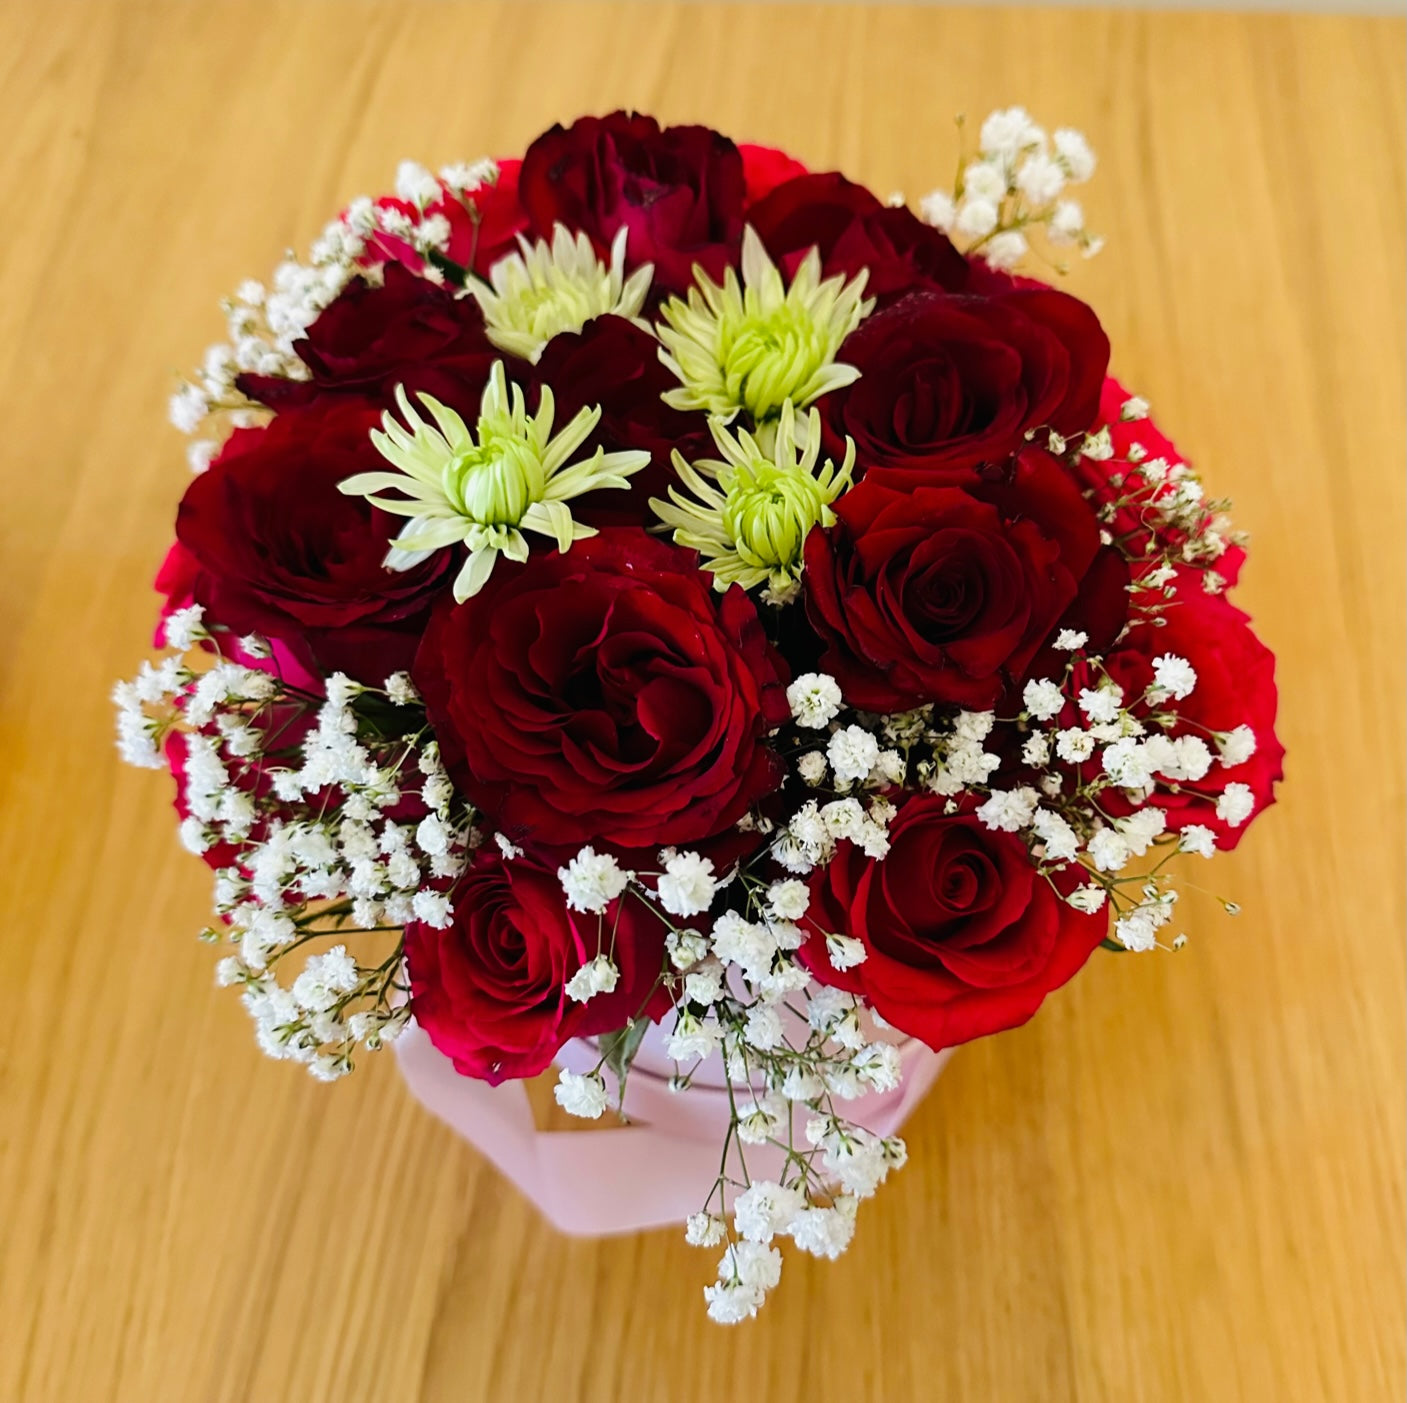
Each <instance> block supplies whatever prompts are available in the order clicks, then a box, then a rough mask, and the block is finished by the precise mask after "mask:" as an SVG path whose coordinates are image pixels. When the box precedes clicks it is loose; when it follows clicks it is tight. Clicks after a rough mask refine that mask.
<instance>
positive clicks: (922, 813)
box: [802, 795, 1108, 1048]
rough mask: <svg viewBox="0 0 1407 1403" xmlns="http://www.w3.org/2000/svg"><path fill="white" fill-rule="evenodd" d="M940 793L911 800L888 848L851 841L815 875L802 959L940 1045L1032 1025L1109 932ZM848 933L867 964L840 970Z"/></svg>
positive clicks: (1015, 841)
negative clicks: (838, 953)
mask: <svg viewBox="0 0 1407 1403" xmlns="http://www.w3.org/2000/svg"><path fill="white" fill-rule="evenodd" d="M945 803H946V800H944V799H941V798H939V797H937V796H935V795H921V796H919V797H916V798H911V799H908V800H906V801H905V802H904V804H903V805H902V807H901V808H900V810H899V814H898V817H896V818H895V819H894V821H893V822H892V823H891V824H890V826H889V841H890V848H889V853H888V855H887V856H886V857H884V858H883V859H882V860H880V861H875V860H873V859H872V858H868V857H866V856H865V855H864V853H863V852H862V851H861V850H860V849H858V848H856V847H855V846H854V845H853V844H851V843H849V842H843V843H841V845H840V848H839V850H838V852H837V853H836V856H835V857H834V858H833V859H832V860H831V862H830V863H828V864H827V865H826V866H825V867H823V868H818V869H817V870H816V872H815V873H814V874H813V875H812V878H811V906H810V909H809V910H808V912H807V914H806V916H805V918H804V920H803V922H802V924H803V926H804V927H805V929H806V930H807V932H808V939H807V942H806V945H805V946H804V947H803V958H804V959H805V961H806V963H807V965H808V966H809V967H810V969H811V971H812V973H813V974H814V975H815V976H816V978H817V979H819V980H820V981H821V982H822V983H823V984H834V985H837V986H838V987H840V988H842V989H848V990H850V991H851V992H852V993H856V994H863V995H864V996H865V997H866V998H867V999H868V1000H869V1001H870V1003H871V1004H873V1006H874V1008H875V1009H876V1010H877V1011H878V1012H879V1013H880V1015H881V1016H882V1017H884V1018H886V1019H888V1021H889V1022H891V1023H892V1024H893V1025H894V1026H895V1027H896V1028H898V1029H900V1031H902V1032H905V1033H908V1034H910V1035H911V1036H913V1037H916V1038H919V1039H921V1040H922V1041H923V1042H925V1043H927V1044H928V1045H929V1047H932V1048H943V1047H952V1046H953V1045H954V1044H956V1043H962V1042H967V1041H969V1040H970V1039H972V1038H980V1037H984V1036H985V1035H986V1034H988V1033H998V1032H1001V1031H1002V1030H1003V1029H1004V1028H1014V1027H1016V1026H1017V1025H1018V1024H1021V1023H1024V1022H1025V1021H1026V1020H1027V1019H1028V1018H1030V1017H1031V1015H1032V1014H1033V1013H1035V1011H1036V1010H1037V1009H1038V1008H1039V1007H1040V1005H1041V1001H1042V1000H1043V999H1044V998H1045V996H1046V995H1047V994H1048V993H1049V992H1050V991H1051V990H1052V989H1056V988H1059V986H1060V985H1062V984H1064V983H1065V981H1066V980H1067V979H1069V978H1070V977H1071V976H1072V975H1073V974H1074V973H1075V972H1076V971H1077V970H1078V969H1079V968H1080V966H1081V965H1083V964H1084V962H1085V960H1086V959H1088V958H1089V955H1090V952H1091V951H1092V950H1093V949H1094V948H1095V946H1097V945H1098V944H1099V942H1100V941H1101V940H1102V939H1103V938H1104V934H1105V931H1106V930H1107V929H1108V917H1107V916H1105V915H1098V916H1086V915H1082V914H1080V913H1079V912H1078V911H1076V910H1074V909H1073V908H1072V907H1071V906H1069V905H1067V904H1066V903H1065V902H1064V901H1062V900H1061V899H1060V897H1059V896H1057V895H1056V893H1055V892H1054V891H1053V890H1052V888H1051V886H1050V884H1049V883H1048V882H1047V881H1046V879H1045V878H1044V877H1042V876H1041V875H1040V873H1039V872H1037V870H1036V868H1035V865H1034V864H1033V863H1032V861H1031V859H1030V856H1029V855H1028V853H1027V851H1026V845H1025V844H1024V843H1023V842H1022V841H1021V840H1020V838H1018V837H1017V836H1016V835H1015V834H1013V833H995V832H992V831H990V830H988V829H987V828H984V827H983V826H982V824H981V823H980V822H979V821H978V819H977V818H975V817H974V816H973V815H972V814H952V815H948V814H945V813H944V811H943V810H944V806H945ZM828 934H838V935H849V936H852V937H854V938H855V939H857V940H859V941H860V942H861V943H862V944H863V945H864V947H865V952H866V958H865V960H864V961H863V962H862V963H860V964H858V965H855V966H852V967H851V968H850V969H848V970H837V969H835V968H834V967H833V966H832V965H831V963H830V959H829V956H828V954H827V952H826V943H825V936H826V935H828Z"/></svg>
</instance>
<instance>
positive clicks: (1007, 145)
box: [978, 107, 1045, 162]
mask: <svg viewBox="0 0 1407 1403" xmlns="http://www.w3.org/2000/svg"><path fill="white" fill-rule="evenodd" d="M1044 141H1045V133H1044V132H1043V131H1042V130H1041V129H1040V127H1038V126H1037V125H1036V124H1035V122H1033V121H1032V120H1031V114H1030V113H1029V112H1027V111H1026V109H1025V108H1024V107H1006V108H1002V109H1000V110H998V111H996V112H993V113H991V114H990V115H989V116H988V117H987V119H986V120H985V121H984V122H983V123H982V131H981V135H980V136H979V138H978V142H979V145H980V148H981V151H982V154H983V155H984V156H987V157H991V158H995V159H998V160H1002V161H1007V162H1010V161H1013V160H1015V158H1016V157H1017V156H1019V155H1020V154H1021V153H1022V152H1023V151H1029V150H1031V149H1032V148H1033V147H1036V146H1039V145H1041V143H1042V142H1044Z"/></svg>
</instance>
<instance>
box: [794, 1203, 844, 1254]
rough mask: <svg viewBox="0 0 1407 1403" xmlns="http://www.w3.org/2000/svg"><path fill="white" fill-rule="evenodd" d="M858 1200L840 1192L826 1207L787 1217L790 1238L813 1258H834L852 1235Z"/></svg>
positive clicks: (805, 1210) (807, 1209)
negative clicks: (789, 1220)
mask: <svg viewBox="0 0 1407 1403" xmlns="http://www.w3.org/2000/svg"><path fill="white" fill-rule="evenodd" d="M858 1207H859V1200H858V1199H856V1198H852V1197H850V1196H849V1195H848V1194H842V1195H841V1196H840V1197H839V1198H837V1199H836V1200H835V1202H834V1204H832V1206H831V1207H829V1208H806V1209H803V1210H802V1211H801V1212H800V1213H798V1214H797V1215H796V1216H795V1217H794V1218H793V1219H792V1220H791V1228H790V1232H791V1240H792V1241H793V1242H794V1243H796V1245H797V1246H798V1247H799V1248H800V1249H801V1250H802V1251H803V1252H809V1253H810V1254H811V1255H812V1256H813V1257H825V1258H827V1259H829V1260H830V1261H834V1260H835V1259H836V1258H837V1257H839V1256H840V1254H841V1253H842V1252H844V1251H845V1249H846V1248H847V1247H849V1246H850V1241H851V1239H852V1238H853V1237H854V1236H855V1210H856V1209H857V1208H858Z"/></svg>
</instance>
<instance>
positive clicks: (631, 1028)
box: [600, 1018, 650, 1092]
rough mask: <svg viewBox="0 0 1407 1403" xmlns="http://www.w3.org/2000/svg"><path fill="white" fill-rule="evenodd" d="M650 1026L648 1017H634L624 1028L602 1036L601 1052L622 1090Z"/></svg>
mask: <svg viewBox="0 0 1407 1403" xmlns="http://www.w3.org/2000/svg"><path fill="white" fill-rule="evenodd" d="M649 1026H650V1020H649V1019H648V1018H632V1019H631V1020H630V1022H629V1023H627V1024H626V1025H625V1027H624V1028H621V1029H619V1030H618V1031H617V1032H614V1033H606V1034H605V1035H604V1036H603V1037H602V1038H601V1043H600V1046H601V1052H602V1054H603V1055H604V1056H605V1059H606V1066H607V1067H609V1068H610V1069H611V1071H612V1072H614V1073H615V1077H616V1081H617V1082H618V1083H619V1085H620V1087H621V1090H622V1092H624V1089H625V1079H626V1077H628V1076H629V1075H630V1064H631V1063H632V1062H634V1061H635V1054H636V1053H637V1052H639V1051H640V1043H641V1041H642V1040H643V1039H644V1036H645V1030H646V1029H647V1028H648V1027H649Z"/></svg>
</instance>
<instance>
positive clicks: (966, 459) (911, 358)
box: [819, 288, 1109, 483]
mask: <svg viewBox="0 0 1407 1403" xmlns="http://www.w3.org/2000/svg"><path fill="white" fill-rule="evenodd" d="M840 354H841V358H842V359H843V360H844V361H845V362H846V363H847V364H849V365H853V366H856V367H857V368H858V369H859V371H860V378H859V379H858V380H857V381H856V382H855V383H854V384H853V385H849V386H847V387H846V388H845V389H843V390H838V391H836V392H835V393H834V394H830V395H827V396H825V398H824V399H823V400H822V401H821V402H820V405H819V408H820V410H821V418H822V424H823V430H824V433H825V436H826V444H827V451H828V452H830V453H832V454H834V453H836V452H839V451H842V450H843V448H844V440H845V438H846V436H847V435H848V436H849V437H850V438H852V439H854V441H855V451H856V459H857V463H858V467H859V468H860V469H862V470H863V471H864V472H866V473H874V472H877V471H884V472H886V473H890V474H893V477H892V479H891V480H893V481H895V482H898V481H900V480H902V481H904V482H907V483H913V482H916V481H920V480H923V479H924V478H925V477H926V478H929V479H931V478H933V477H934V476H935V475H937V476H940V477H941V476H950V475H951V474H952V473H953V472H954V471H955V470H957V471H961V470H964V469H966V468H968V467H970V466H971V465H973V464H977V463H984V462H987V463H995V462H1000V461H1002V460H1003V459H1005V458H1007V457H1009V456H1010V455H1011V454H1012V453H1015V452H1016V451H1017V450H1018V449H1019V448H1021V447H1022V445H1023V444H1024V443H1025V442H1026V437H1025V436H1026V431H1027V430H1028V429H1036V428H1040V427H1042V426H1048V427H1050V428H1053V429H1056V430H1057V431H1058V432H1060V433H1062V434H1066V435H1071V434H1075V433H1079V432H1082V431H1083V430H1085V429H1087V428H1089V427H1090V425H1091V423H1092V422H1093V420H1094V417H1095V414H1096V412H1097V410H1098V407H1099V392H1100V387H1101V385H1102V384H1103V381H1104V368H1105V366H1106V365H1107V364H1108V360H1109V341H1108V339H1107V338H1106V337H1105V335H1104V331H1103V329H1102V328H1101V327H1100V325H1099V320H1098V318H1097V317H1096V316H1095V315H1094V313H1093V312H1092V311H1090V309H1089V308H1088V307H1086V306H1085V304H1084V303H1083V302H1079V301H1077V300H1076V299H1075V298H1073V297H1069V296H1067V295H1066V294H1065V293H1063V292H1056V291H1054V290H1053V289H1051V288H1045V289H1041V290H1027V289H1021V290H1018V291H1015V292H1011V293H1009V294H1007V295H1005V296H1000V297H968V296H944V295H942V294H938V293H931V292H920V293H915V294H914V295H913V296H912V297H906V298H904V299H903V300H902V301H899V302H896V303H895V304H894V305H893V306H892V307H889V308H887V309H885V310H882V311H878V312H875V313H874V314H873V315H872V316H869V317H867V318H866V319H865V320H864V321H863V322H861V323H860V325H859V327H858V328H857V329H856V330H855V331H854V332H853V333H852V334H851V335H850V336H849V337H847V338H846V341H845V343H844V345H843V346H842V348H841V352H840Z"/></svg>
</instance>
